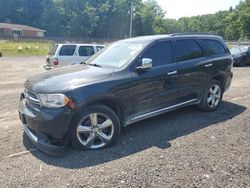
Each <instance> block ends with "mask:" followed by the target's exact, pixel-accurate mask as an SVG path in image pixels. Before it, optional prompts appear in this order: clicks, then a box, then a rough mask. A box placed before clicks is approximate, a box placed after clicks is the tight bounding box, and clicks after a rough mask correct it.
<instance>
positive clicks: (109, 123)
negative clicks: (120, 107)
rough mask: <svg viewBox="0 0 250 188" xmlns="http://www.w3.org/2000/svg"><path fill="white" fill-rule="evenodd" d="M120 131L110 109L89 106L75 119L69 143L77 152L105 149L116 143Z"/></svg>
mask: <svg viewBox="0 0 250 188" xmlns="http://www.w3.org/2000/svg"><path fill="white" fill-rule="evenodd" d="M120 129H121V128H120V122H119V119H118V117H117V115H116V114H115V113H114V112H113V111H112V110H111V109H110V108H108V107H107V106H104V105H94V106H89V107H87V108H86V109H85V110H84V111H83V112H82V113H80V114H79V115H77V117H76V121H75V123H74V124H73V126H72V128H71V131H70V137H71V143H72V145H73V146H74V147H75V148H76V149H79V150H87V149H101V148H106V147H109V146H112V145H113V144H114V143H115V142H116V141H117V139H118V137H119V135H120Z"/></svg>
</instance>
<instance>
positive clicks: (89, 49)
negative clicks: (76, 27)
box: [79, 46, 95, 56]
mask: <svg viewBox="0 0 250 188" xmlns="http://www.w3.org/2000/svg"><path fill="white" fill-rule="evenodd" d="M94 53H95V52H94V48H93V46H80V47H79V56H92V55H93V54H94Z"/></svg>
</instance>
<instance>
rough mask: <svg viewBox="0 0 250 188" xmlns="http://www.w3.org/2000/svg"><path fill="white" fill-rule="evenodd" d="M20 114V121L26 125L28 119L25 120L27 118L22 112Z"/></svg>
mask: <svg viewBox="0 0 250 188" xmlns="http://www.w3.org/2000/svg"><path fill="white" fill-rule="evenodd" d="M18 113H19V119H20V120H21V122H22V123H23V124H26V119H25V116H24V114H23V113H22V112H18Z"/></svg>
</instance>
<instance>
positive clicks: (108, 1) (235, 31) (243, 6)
mask: <svg viewBox="0 0 250 188" xmlns="http://www.w3.org/2000/svg"><path fill="white" fill-rule="evenodd" d="M131 11H132V12H131ZM0 12H1V14H0V22H7V23H17V24H25V25H30V26H34V27H38V28H41V29H45V30H47V35H48V36H62V37H88V38H102V39H120V38H126V37H128V36H129V28H130V16H131V13H132V14H133V30H132V33H133V36H141V35H152V34H167V33H179V32H209V33H214V34H218V35H220V36H222V37H224V38H225V39H227V40H239V39H250V0H244V1H241V2H240V3H239V5H237V6H236V7H235V8H232V7H231V8H229V10H227V11H220V12H217V13H215V14H209V15H201V16H193V17H183V18H180V19H178V20H175V19H168V18H167V12H164V11H163V10H162V9H161V7H160V6H159V5H158V4H157V3H156V1H155V0H146V1H143V0H1V1H0Z"/></svg>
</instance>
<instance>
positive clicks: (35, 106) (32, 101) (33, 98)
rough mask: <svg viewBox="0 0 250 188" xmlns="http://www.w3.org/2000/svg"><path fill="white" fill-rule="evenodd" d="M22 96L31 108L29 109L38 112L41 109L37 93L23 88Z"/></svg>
mask: <svg viewBox="0 0 250 188" xmlns="http://www.w3.org/2000/svg"><path fill="white" fill-rule="evenodd" d="M24 97H25V101H26V106H27V107H29V108H31V110H33V111H36V112H39V111H40V109H41V103H40V101H39V98H38V95H37V94H36V93H34V92H33V91H30V90H27V89H25V90H24Z"/></svg>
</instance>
